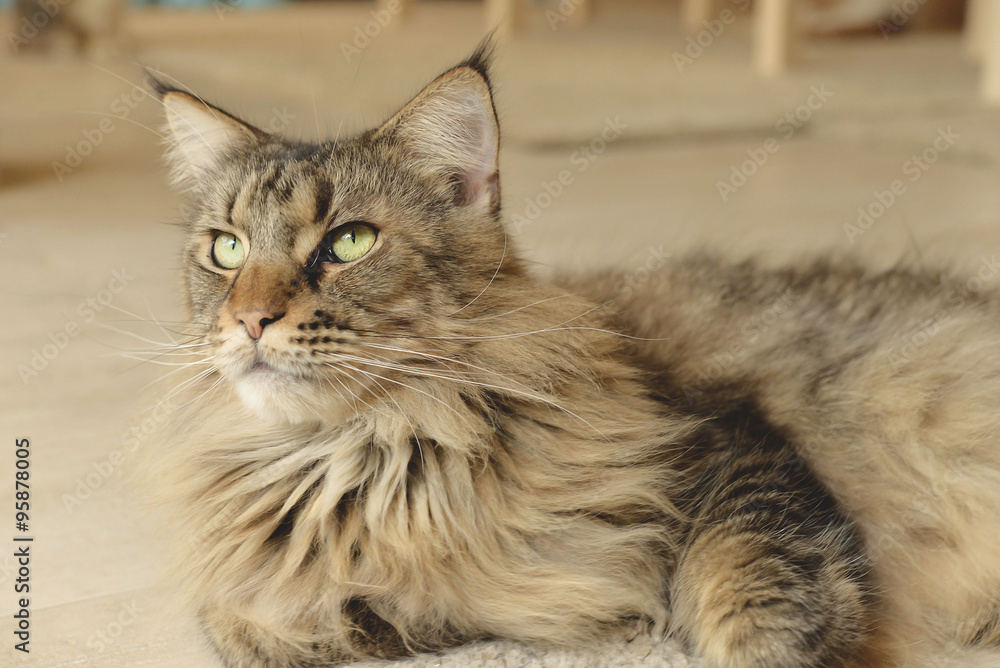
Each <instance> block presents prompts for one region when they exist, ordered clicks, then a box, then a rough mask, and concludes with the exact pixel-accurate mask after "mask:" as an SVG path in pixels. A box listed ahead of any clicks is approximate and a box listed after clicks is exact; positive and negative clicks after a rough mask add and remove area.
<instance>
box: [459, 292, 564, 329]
mask: <svg viewBox="0 0 1000 668" xmlns="http://www.w3.org/2000/svg"><path fill="white" fill-rule="evenodd" d="M571 296H572V295H569V294H565V295H557V296H555V297H547V298H545V299H539V300H538V301H535V302H532V303H530V304H526V305H524V306H519V307H517V308H516V309H512V310H510V311H506V312H504V313H496V314H494V315H485V316H480V317H478V318H463V320H465V321H466V322H483V321H484V320H495V319H496V318H502V317H504V316H508V315H512V314H514V313H517V312H519V311H524V310H526V309H529V308H534V307H535V306H539V305H541V304H545V303H547V302H551V301H555V300H557V299H566V298H567V297H571Z"/></svg>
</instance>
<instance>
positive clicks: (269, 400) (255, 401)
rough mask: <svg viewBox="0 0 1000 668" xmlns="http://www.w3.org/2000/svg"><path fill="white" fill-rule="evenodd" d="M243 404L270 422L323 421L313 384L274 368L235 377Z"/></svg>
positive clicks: (255, 370) (297, 422)
mask: <svg viewBox="0 0 1000 668" xmlns="http://www.w3.org/2000/svg"><path fill="white" fill-rule="evenodd" d="M233 385H234V386H235V388H236V393H237V395H238V396H239V398H240V401H242V402H243V405H244V406H246V407H247V408H248V409H250V410H251V411H253V412H254V413H256V414H257V415H258V416H260V417H261V418H262V419H264V420H266V421H267V422H272V423H276V424H300V423H303V422H320V421H321V420H322V416H321V415H320V413H319V412H318V411H317V403H318V402H317V396H316V394H317V393H316V388H315V386H314V385H313V383H311V382H309V381H308V380H305V379H302V378H296V377H294V376H291V375H289V374H286V373H281V372H279V371H276V370H274V369H263V370H257V369H254V370H251V371H248V372H246V373H243V374H240V375H239V376H238V377H237V378H235V379H233Z"/></svg>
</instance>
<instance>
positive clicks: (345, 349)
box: [156, 52, 1000, 668]
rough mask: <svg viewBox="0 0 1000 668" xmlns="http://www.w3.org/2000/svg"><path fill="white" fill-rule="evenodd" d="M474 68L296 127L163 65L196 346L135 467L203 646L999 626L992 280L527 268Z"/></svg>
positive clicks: (794, 647) (876, 661)
mask: <svg viewBox="0 0 1000 668" xmlns="http://www.w3.org/2000/svg"><path fill="white" fill-rule="evenodd" d="M485 67H486V66H485V60H484V57H483V55H482V53H481V52H480V53H477V54H476V55H475V56H474V57H473V58H472V59H471V60H470V61H468V62H467V63H464V64H463V65H461V66H459V67H458V68H455V69H454V70H451V71H449V72H447V73H445V74H444V75H442V76H441V77H440V78H439V79H437V80H436V81H435V82H434V83H432V84H431V85H430V86H428V88H427V89H426V90H425V91H424V92H423V93H421V95H420V96H418V97H417V98H416V99H415V100H414V101H413V102H411V103H410V105H408V106H407V107H406V108H404V109H403V110H402V111H401V112H399V113H398V114H397V115H396V116H394V117H393V118H392V119H390V120H389V121H388V122H387V123H386V124H385V125H384V126H382V127H381V128H379V129H377V130H374V131H372V132H369V133H365V134H363V135H362V136H360V137H359V138H356V139H353V140H349V141H345V142H341V143H339V144H333V143H330V144H323V145H318V146H304V145H299V144H294V143H289V142H285V141H284V140H281V139H279V138H275V137H270V136H267V135H264V134H263V133H260V132H259V131H256V130H254V129H252V128H250V127H249V126H246V125H244V124H242V123H241V122H239V121H237V120H236V119H233V118H231V117H229V116H226V115H225V114H224V112H221V111H220V110H217V109H214V108H211V107H208V106H206V105H204V103H202V102H200V101H198V100H197V99H196V98H193V97H191V96H189V95H187V94H184V93H182V92H179V91H175V90H172V89H169V88H166V87H163V89H162V90H161V95H162V98H163V100H164V104H165V106H166V109H167V116H168V121H169V130H170V132H171V135H172V137H173V140H174V146H173V149H172V151H173V164H174V166H175V170H176V172H175V173H176V175H177V176H178V178H179V179H180V180H182V181H185V182H187V183H188V184H189V185H190V186H191V187H192V189H193V190H194V192H195V205H196V208H195V210H194V211H193V213H192V214H191V216H190V230H191V240H190V242H189V245H188V249H187V252H186V272H185V273H186V282H187V291H188V303H189V307H190V310H191V312H192V317H193V322H194V323H195V324H196V325H197V326H198V328H199V335H198V339H197V342H196V343H195V344H193V345H195V346H198V347H203V348H204V349H205V354H206V360H205V364H206V367H205V373H204V374H203V375H202V376H200V377H199V378H198V379H196V380H193V381H192V382H191V383H190V385H189V387H190V389H191V391H192V392H194V395H193V399H190V400H188V401H187V402H186V405H185V406H184V407H183V408H182V409H181V411H182V413H181V417H180V418H178V419H177V420H174V421H173V426H172V428H171V429H170V430H169V432H170V439H171V440H170V442H169V443H168V444H166V445H165V446H163V452H162V453H161V454H162V455H163V456H164V457H165V459H164V460H163V461H161V462H160V463H159V464H157V465H156V474H157V477H158V478H160V481H159V482H160V483H161V486H162V487H163V489H164V491H165V493H166V495H167V496H169V497H170V498H172V499H173V500H174V501H175V502H177V503H179V518H180V521H181V523H182V525H183V526H184V527H185V529H186V530H187V531H188V532H189V533H190V535H191V537H192V539H191V540H189V541H186V544H185V545H184V549H182V550H181V553H182V557H181V561H180V562H179V563H180V565H181V568H182V569H183V574H182V577H184V578H185V579H186V580H187V585H188V587H187V591H188V592H189V594H190V596H191V598H192V599H193V600H194V602H195V604H196V605H197V607H198V609H199V612H200V614H201V616H202V618H203V619H204V621H205V626H206V630H207V633H208V635H209V637H210V638H211V639H212V641H213V642H214V644H215V645H216V647H217V648H218V649H219V651H220V654H221V656H222V657H223V658H224V660H225V661H226V662H227V663H228V664H229V665H232V666H289V667H290V666H319V665H330V664H332V663H336V662H338V661H345V660H350V659H351V658H354V657H359V656H365V655H373V656H383V657H391V656H398V655H400V654H404V653H407V652H409V651H414V650H419V649H423V648H431V649H433V648H438V647H447V646H450V645H454V644H456V643H460V642H465V641H468V640H472V639H476V638H485V637H507V638H513V639H517V640H522V641H526V642H534V643H541V644H561V645H579V644H582V643H586V642H593V641H596V640H599V639H600V638H602V637H606V636H607V635H608V634H609V633H613V632H615V631H616V630H618V629H622V628H623V627H632V628H634V627H635V626H636V625H643V626H644V625H650V627H651V629H652V631H653V632H655V633H659V632H663V631H664V630H668V629H669V630H671V631H673V632H674V633H676V634H677V635H678V636H680V637H682V638H684V639H685V640H686V641H687V642H688V644H689V646H690V647H691V649H692V650H693V651H695V652H697V653H698V654H700V655H703V656H706V657H707V658H708V659H709V661H710V662H711V663H712V664H713V665H719V666H727V667H728V666H733V667H750V666H754V667H757V666H759V667H761V668H764V667H766V668H782V667H787V668H792V667H805V666H817V667H818V666H823V667H824V668H834V667H836V666H847V665H852V666H857V667H861V666H872V667H875V666H892V665H900V666H902V665H907V666H909V665H922V664H920V663H919V662H920V661H925V659H926V657H929V656H934V655H935V653H939V652H940V651H941V650H943V649H945V648H948V647H949V646H950V645H951V644H954V645H955V646H956V647H960V646H962V645H964V644H980V645H990V644H994V645H995V644H996V642H997V640H998V637H997V633H998V632H997V625H996V622H997V619H996V614H997V613H996V610H997V609H996V602H997V597H998V595H1000V449H998V448H997V447H996V445H995V443H996V436H997V429H998V427H1000V418H998V412H997V410H996V408H997V405H996V404H997V401H998V400H997V399H995V398H994V397H997V396H1000V393H997V392H994V391H992V389H993V386H994V385H1000V380H998V378H1000V373H998V372H1000V350H998V348H1000V337H998V336H997V334H996V332H997V324H1000V322H998V321H1000V297H990V296H981V295H979V294H978V293H976V291H975V290H971V291H970V290H968V289H965V287H964V286H963V285H961V284H956V285H955V286H954V287H955V288H956V292H954V294H953V293H952V287H951V283H949V282H948V281H947V280H945V279H941V278H940V277H937V276H930V275H923V274H920V273H907V272H905V271H898V272H895V273H890V274H887V275H884V276H879V277H866V276H865V275H864V274H863V272H860V271H858V270H855V269H853V268H850V267H827V268H817V269H814V270H812V271H811V272H801V273H796V272H794V271H786V272H768V271H765V270H762V269H759V268H756V267H754V266H753V265H741V266H736V267H732V266H728V265H725V264H722V263H718V262H715V261H713V260H710V259H704V258H693V259H691V260H689V261H686V262H678V263H675V264H672V265H670V266H669V267H667V268H664V269H663V270H661V271H659V272H657V274H656V276H655V278H654V279H653V280H650V281H648V282H646V283H644V284H643V286H642V287H641V289H639V288H629V289H628V290H627V291H625V292H622V291H621V290H619V289H616V288H615V287H614V286H619V285H622V284H623V281H621V280H620V278H619V277H617V276H614V275H597V276H591V277H586V278H581V277H577V278H568V279H565V280H562V281H560V282H558V283H557V284H553V283H549V282H546V281H543V280H540V279H538V278H536V277H534V276H532V275H531V274H529V273H528V272H526V270H525V269H524V267H523V266H522V264H521V263H520V262H519V261H518V260H517V258H516V257H515V253H514V251H513V249H512V248H510V247H508V245H507V242H506V238H505V235H504V233H503V229H502V226H501V225H500V222H499V186H498V178H497V169H496V148H497V142H498V135H497V131H496V124H495V116H494V113H493V108H492V99H491V96H490V91H489V84H488V80H487V78H486V73H485ZM956 295H957V296H956ZM928 321H932V322H933V323H934V326H935V327H936V329H935V330H934V331H933V332H930V331H929V330H928V332H925V336H924V338H923V339H920V340H919V344H918V343H917V338H916V332H917V331H922V330H920V328H921V327H924V328H927V327H929V325H927V322H928ZM622 334H624V335H625V336H622ZM907 337H910V338H907ZM911 339H912V340H911ZM925 339H926V340H925ZM907 346H910V347H907ZM911 348H913V350H911ZM197 349H199V348H196V350H197ZM897 353H898V354H897ZM209 355H210V356H209ZM227 390H228V391H227ZM232 390H235V392H232ZM237 396H238V397H239V399H237ZM886 537H889V540H888V541H886V540H885V538H886ZM944 573H948V574H949V576H948V577H944V576H943V575H942V574H944ZM963 651H964V650H963ZM963 656H964V655H963Z"/></svg>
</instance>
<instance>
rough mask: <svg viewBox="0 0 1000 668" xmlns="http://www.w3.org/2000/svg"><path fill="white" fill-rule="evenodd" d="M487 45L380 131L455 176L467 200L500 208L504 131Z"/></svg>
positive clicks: (424, 164) (432, 168)
mask: <svg viewBox="0 0 1000 668" xmlns="http://www.w3.org/2000/svg"><path fill="white" fill-rule="evenodd" d="M488 53H489V52H488V45H486V46H484V47H481V48H480V49H479V50H478V51H477V52H476V53H475V54H473V56H472V57H471V58H470V59H469V60H467V61H465V62H464V63H462V64H461V65H459V66H458V67H455V68H454V69H451V70H449V71H448V72H445V73H444V74H442V75H441V76H439V77H438V78H437V79H435V80H434V81H433V82H431V83H430V85H428V86H427V87H426V88H425V89H424V90H423V91H421V92H420V94H419V95H417V96H416V97H415V98H414V99H413V100H412V101H411V102H410V103H409V104H407V105H406V106H405V107H403V109H402V110H401V111H399V113H397V114H396V115H395V116H393V117H392V118H390V119H389V120H388V121H387V122H386V123H385V124H384V125H383V126H382V127H381V128H379V129H378V130H377V131H376V133H378V134H383V133H385V134H390V133H391V135H392V137H393V138H394V139H396V140H398V141H399V142H400V143H401V144H402V145H403V146H404V147H405V148H406V149H407V150H408V151H409V152H410V154H411V156H412V158H413V161H414V164H416V165H417V166H418V167H419V168H421V169H424V170H427V171H429V172H431V173H434V174H437V175H441V176H444V177H446V178H449V179H453V180H454V182H455V183H456V184H457V185H458V189H459V192H458V197H459V201H460V202H461V203H462V204H466V205H478V206H486V207H488V208H489V209H490V210H491V211H496V210H498V209H499V206H500V183H499V166H498V162H497V158H498V152H499V148H500V129H499V125H498V123H497V115H496V110H495V108H494V106H493V94H492V89H491V87H490V80H489V74H488V69H487V68H488Z"/></svg>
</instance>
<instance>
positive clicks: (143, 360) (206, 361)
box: [122, 354, 212, 368]
mask: <svg viewBox="0 0 1000 668" xmlns="http://www.w3.org/2000/svg"><path fill="white" fill-rule="evenodd" d="M122 357H124V358H125V359H130V360H136V361H137V362H141V363H143V364H158V365H160V366H180V367H192V366H197V365H200V364H211V363H212V361H211V360H212V358H211V357H210V358H208V359H203V360H192V361H190V362H163V361H161V360H158V359H155V358H152V359H147V358H144V357H138V356H135V355H129V354H122ZM133 368H134V367H133Z"/></svg>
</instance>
